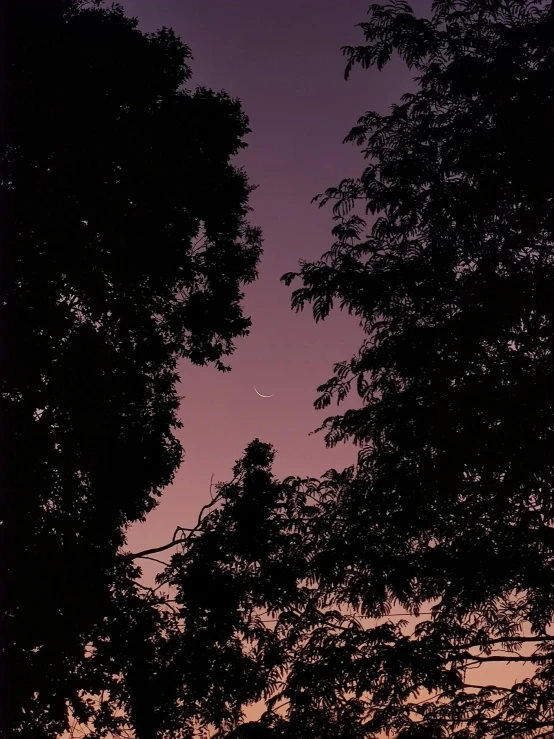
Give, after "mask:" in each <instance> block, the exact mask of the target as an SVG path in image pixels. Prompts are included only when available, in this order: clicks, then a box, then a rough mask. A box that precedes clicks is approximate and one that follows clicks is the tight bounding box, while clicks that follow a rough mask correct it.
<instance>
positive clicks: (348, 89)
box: [120, 0, 525, 685]
mask: <svg viewBox="0 0 554 739" xmlns="http://www.w3.org/2000/svg"><path fill="white" fill-rule="evenodd" d="M371 1H372V0H279V1H278V2H270V1H269V0H120V2H121V4H122V5H123V6H124V8H125V10H126V12H127V14H128V15H132V16H137V17H138V18H139V21H140V28H141V29H142V30H145V31H153V30H155V29H157V28H159V27H160V26H164V25H165V26H170V27H172V28H173V29H174V30H175V31H176V33H177V34H178V35H179V36H181V38H182V39H183V41H185V43H187V44H188V45H189V46H190V47H191V49H192V54H193V57H194V59H193V62H192V70H193V77H192V80H191V81H190V82H189V86H190V87H194V86H197V85H204V86H206V87H210V88H213V89H215V90H221V89H223V90H225V91H227V92H228V93H229V94H230V95H231V96H233V97H238V98H240V100H241V101H242V104H243V108H244V110H245V112H246V114H247V115H248V116H249V119H250V127H251V129H252V133H251V134H250V135H249V137H248V139H247V143H248V149H246V150H245V151H244V152H242V153H241V155H240V157H239V158H238V159H237V163H238V164H241V165H243V166H244V167H245V169H246V171H247V173H248V175H249V178H250V181H251V182H252V183H253V184H256V185H258V189H257V191H256V192H254V193H253V195H252V199H251V205H252V206H253V209H254V210H253V212H252V214H251V217H250V218H251V222H252V223H253V224H255V225H258V226H261V228H262V229H263V233H264V255H263V257H262V260H261V264H260V269H259V272H260V277H259V280H258V281H257V282H256V283H254V284H253V285H251V286H248V287H247V288H246V298H245V303H244V304H245V311H246V314H247V315H250V316H251V317H252V320H253V328H252V331H251V333H250V336H248V337H247V338H245V339H241V340H239V341H238V342H237V350H236V352H235V354H234V355H233V356H232V357H231V358H230V363H231V365H232V368H233V369H232V372H230V373H227V374H222V373H219V372H217V371H216V370H215V369H212V368H208V367H193V366H191V365H190V364H189V363H184V362H183V363H182V365H181V368H180V369H181V377H182V388H181V390H180V394H181V395H184V396H185V398H184V399H183V401H182V405H181V418H182V420H183V422H184V428H183V429H182V430H181V432H180V438H181V440H182V442H183V445H184V448H185V451H186V458H185V462H184V463H183V465H182V467H181V469H180V470H179V472H178V474H177V476H176V478H175V482H174V484H173V485H172V486H170V487H169V488H168V489H167V490H166V492H165V494H164V496H163V498H162V501H161V503H160V505H159V506H158V508H157V509H156V510H155V511H154V512H153V513H152V514H150V516H149V518H148V520H147V522H146V524H144V525H140V526H135V527H134V528H133V529H132V530H131V532H130V535H129V547H130V549H132V550H133V551H138V550H139V549H145V548H149V547H154V546H158V545H161V544H163V543H165V542H167V541H169V539H170V537H171V534H172V533H173V530H174V529H175V527H176V526H177V525H181V526H189V525H191V524H192V523H194V522H195V521H196V518H197V515H198V511H199V509H200V507H201V506H202V505H203V504H204V503H206V502H207V501H208V500H209V486H210V478H211V476H212V474H213V475H214V481H218V480H221V481H226V480H229V479H230V478H231V468H232V466H233V464H234V462H235V461H236V460H237V459H238V458H239V457H241V456H242V452H243V450H244V448H245V446H246V445H247V444H248V442H250V441H251V440H252V439H254V438H256V437H258V438H260V439H261V440H262V441H264V442H270V443H272V444H273V445H274V447H275V448H276V449H277V452H278V454H277V460H276V465H275V467H274V470H275V473H276V475H277V476H278V477H285V476H287V475H301V476H305V475H313V476H319V475H320V474H321V473H322V472H324V471H325V470H327V469H329V468H330V467H335V468H337V469H342V468H344V467H345V466H347V465H349V464H352V463H353V462H354V461H355V455H356V450H355V448H354V447H353V446H351V445H346V446H345V445H341V446H339V447H337V448H335V449H334V450H329V449H326V448H325V443H324V440H323V436H322V434H316V435H314V436H309V433H310V431H312V430H314V429H315V428H316V427H317V426H319V425H320V424H321V422H322V421H323V419H324V418H325V417H326V416H327V415H330V414H331V413H334V412H335V410H334V407H333V406H331V408H330V409H326V410H324V411H316V410H315V409H314V408H313V402H314V400H315V398H316V396H317V393H316V387H317V386H318V385H320V384H321V383H322V382H324V381H325V380H327V379H328V378H329V377H330V376H331V374H332V366H333V363H334V362H337V361H341V360H343V359H347V358H350V356H351V355H352V354H353V353H354V352H355V351H356V349H357V348H358V346H359V344H360V340H361V338H362V333H361V330H360V329H359V328H358V325H357V322H356V319H355V318H353V317H351V316H348V315H347V314H344V315H343V314H340V312H339V311H338V309H337V310H336V312H334V313H332V314H331V316H330V317H329V318H328V319H327V320H326V321H324V322H323V323H321V324H318V325H316V324H315V322H314V320H313V318H312V315H311V312H310V311H308V310H306V311H305V312H304V313H299V314H296V313H293V312H292V311H291V309H290V294H291V288H287V287H286V286H285V285H283V283H281V282H280V281H279V278H280V277H281V275H282V274H283V273H285V272H288V271H292V270H295V269H296V267H297V265H298V260H299V259H302V258H303V259H307V260H309V261H312V260H315V259H317V258H318V257H319V256H320V255H321V254H322V253H323V252H325V251H327V249H328V248H329V246H330V245H331V243H332V236H331V226H332V221H331V214H330V211H329V209H318V207H317V205H316V204H311V203H310V201H311V199H312V197H313V196H314V195H315V194H317V193H319V192H322V191H323V190H324V189H325V188H327V187H330V186H333V185H337V184H338V183H339V182H340V180H341V179H342V178H344V177H349V176H357V175H359V174H360V173H361V171H362V167H363V158H362V155H361V153H360V151H359V150H358V148H357V147H355V146H353V145H350V144H345V145H343V144H342V140H343V138H344V136H345V135H346V134H347V133H348V131H349V130H350V128H351V127H352V126H353V125H354V124H355V123H356V121H357V119H358V118H359V117H360V116H361V115H362V114H363V113H364V112H365V111H367V110H377V111H378V112H382V113H385V112H387V110H388V108H389V106H390V105H391V104H392V103H394V102H397V101H398V100H399V97H400V95H402V94H403V93H404V92H406V91H407V90H408V89H410V88H413V83H412V81H411V78H412V75H411V74H410V72H409V71H408V70H407V69H406V67H405V66H404V65H403V64H402V63H401V62H400V61H399V60H396V61H393V62H391V63H390V64H389V65H387V66H386V67H385V69H384V70H383V71H382V72H377V71H376V70H374V69H371V70H362V69H359V68H357V69H355V70H354V71H353V74H352V75H351V78H350V79H349V81H348V82H346V81H345V80H344V67H345V60H344V57H343V56H342V54H341V52H340V47H341V46H343V45H347V44H361V43H363V34H362V31H361V29H359V28H356V24H358V23H360V22H362V21H363V20H364V19H365V17H366V13H367V9H368V7H369V4H370V2H371ZM430 5H431V0H413V1H412V6H413V7H414V8H415V9H416V11H418V12H425V11H428V9H429V8H430ZM254 384H255V385H256V386H257V388H258V390H259V391H260V392H262V393H267V394H269V393H275V397H273V398H270V399H263V398H260V397H258V396H257V395H256V394H255V392H254V389H253V386H254ZM353 402H355V399H353ZM346 407H348V406H347V404H346V403H345V404H343V405H342V406H341V408H342V409H343V410H344V409H346ZM141 564H142V566H143V572H144V575H145V576H146V577H149V576H151V575H152V574H153V573H154V572H155V571H157V570H158V569H159V568H157V567H156V565H154V564H152V563H149V562H146V561H143V562H141ZM148 565H150V566H148ZM154 568H155V569H154ZM523 671H525V670H523ZM521 673H522V668H521V667H518V666H517V665H510V666H508V665H503V664H501V663H500V664H498V665H496V666H492V665H491V666H490V667H489V666H487V668H486V669H483V668H482V669H480V671H479V679H477V678H475V679H474V681H475V682H483V683H486V682H487V680H491V681H492V682H494V681H496V682H497V684H506V685H509V684H511V682H512V681H513V679H514V677H515V676H516V675H518V674H519V676H520V677H521Z"/></svg>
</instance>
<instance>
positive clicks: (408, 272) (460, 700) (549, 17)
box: [285, 0, 554, 737]
mask: <svg viewBox="0 0 554 739" xmlns="http://www.w3.org/2000/svg"><path fill="white" fill-rule="evenodd" d="M361 26H362V29H363V31H364V34H365V38H366V42H367V43H366V45H363V46H359V47H347V48H345V49H344V51H345V53H346V55H347V56H348V59H349V61H348V67H347V75H348V73H349V72H350V69H351V68H352V67H353V66H354V65H356V64H361V65H362V66H363V67H369V66H373V65H376V66H377V67H378V68H381V67H382V66H383V65H384V64H386V62H387V61H388V60H389V59H390V57H391V55H392V54H393V52H398V53H399V54H400V56H401V57H402V58H403V60H404V61H405V62H406V63H407V65H408V66H409V67H410V68H411V69H414V70H415V71H416V72H417V74H418V77H417V78H416V79H417V81H418V83H419V89H418V90H417V91H416V92H415V93H413V94H407V95H404V96H403V98H402V103H401V104H399V105H395V106H393V108H392V110H391V113H390V114H389V115H379V114H377V113H375V112H368V113H366V114H365V115H364V116H363V117H362V118H361V119H360V121H359V122H358V125H357V126H356V127H355V128H354V129H353V130H352V131H351V133H350V134H349V136H348V137H347V140H348V141H352V142H355V143H357V144H358V145H360V146H361V147H362V150H363V153H364V156H365V158H366V160H367V166H366V168H365V170H364V172H363V174H362V176H361V177H360V178H359V179H358V180H345V181H343V182H342V183H341V184H340V186H339V187H338V188H334V189H330V190H328V191H327V192H326V194H325V196H324V197H323V198H322V204H325V203H329V202H333V201H334V213H335V218H336V220H337V224H336V227H335V229H334V235H335V237H336V241H335V243H334V245H333V247H332V249H331V250H330V251H329V252H328V253H327V254H325V255H324V256H323V257H322V259H321V260H320V261H318V262H316V263H314V264H303V265H302V267H301V270H300V273H299V275H294V274H290V275H286V276H285V280H286V282H287V283H288V284H290V282H291V281H292V280H293V278H294V277H295V276H300V278H301V280H302V282H303V286H302V287H301V288H300V289H298V290H296V291H295V292H294V295H293V306H294V307H295V308H297V309H299V308H302V307H303V306H304V305H305V304H306V303H311V304H312V306H313V313H314V317H315V319H316V320H320V319H324V318H325V317H326V316H327V315H328V313H329V311H330V310H331V308H332V306H333V301H335V300H338V301H339V302H340V305H341V308H345V309H347V310H348V311H349V312H350V313H353V314H355V315H356V316H357V318H358V319H359V321H360V324H361V326H362V327H363V329H364V330H365V332H366V334H367V338H366V340H365V341H364V343H363V345H362V346H361V348H360V350H359V352H358V354H357V355H356V356H355V357H354V358H353V359H352V360H351V361H348V362H342V363H339V364H337V365H336V367H335V372H334V376H333V378H332V379H330V380H329V381H328V382H327V383H325V384H324V385H322V386H321V387H320V388H319V391H320V392H321V395H320V397H319V399H318V401H317V403H316V406H317V407H318V408H324V407H326V406H328V405H329V404H330V403H331V402H332V400H333V399H336V400H337V401H338V402H340V401H341V400H342V399H344V398H345V397H346V396H347V394H348V393H349V391H350V389H351V388H353V387H355V388H356V390H357V393H358V396H359V398H360V400H361V408H359V409H353V410H349V411H347V412H346V413H344V414H342V415H335V416H333V417H331V418H328V419H327V420H326V421H325V423H324V424H323V427H322V428H324V429H325V430H326V432H327V436H326V439H327V442H328V444H330V445H334V444H336V443H338V442H339V441H343V440H348V439H352V440H353V441H354V442H356V443H357V444H359V445H360V447H361V451H360V455H359V460H358V461H359V464H358V469H357V472H356V475H355V478H354V479H353V480H352V481H351V482H348V483H345V485H344V486H342V485H341V486H339V489H340V493H339V492H337V497H336V502H335V504H334V506H331V508H332V509H333V514H331V513H329V515H330V516H332V518H330V519H329V521H330V522H331V521H333V522H334V523H333V524H332V525H331V523H330V524H329V527H328V529H327V534H326V535H327V537H328V538H327V540H326V548H325V560H324V561H325V563H326V564H322V571H321V578H323V579H324V580H325V581H326V583H327V584H328V585H329V586H330V584H331V583H333V584H334V586H336V588H337V589H338V592H339V593H341V597H342V602H343V603H344V604H346V605H348V606H349V607H350V606H352V607H355V608H356V609H359V610H360V612H361V613H362V615H365V616H372V617H373V616H376V615H383V614H386V613H387V611H388V610H389V609H390V607H391V605H392V604H393V603H399V604H400V605H401V606H402V607H403V608H404V609H406V611H408V612H411V613H417V611H418V609H419V608H421V605H422V604H423V603H424V602H433V603H434V604H435V607H434V609H433V618H432V619H431V620H430V621H428V622H425V623H423V624H420V625H419V626H418V627H417V630H416V632H415V636H414V637H413V638H412V639H411V640H407V639H406V638H405V637H404V636H402V635H401V629H399V628H398V627H397V626H395V627H393V626H392V625H389V626H383V627H380V628H381V637H380V638H381V639H382V640H383V641H382V644H381V646H380V647H379V648H376V647H375V646H372V647H371V648H370V646H369V645H370V643H371V639H372V638H374V637H371V636H370V635H371V633H372V632H371V630H370V632H369V634H368V635H367V636H363V637H359V636H358V635H353V636H352V638H351V639H350V640H349V641H348V642H342V639H343V638H342V637H341V639H338V637H337V639H338V641H335V642H334V643H333V642H327V643H326V644H325V646H323V644H322V646H321V650H320V653H319V654H320V659H321V660H330V659H331V656H332V655H333V654H336V656H337V659H338V655H339V654H341V653H343V654H344V649H346V646H345V645H346V644H347V643H348V644H349V645H350V647H348V648H351V649H353V644H355V643H357V646H356V649H355V650H354V651H352V652H351V654H352V655H356V654H358V655H359V660H358V661H357V664H358V665H359V667H358V668H356V669H355V668H354V664H356V663H355V662H351V664H350V667H348V668H345V672H344V680H346V675H347V674H349V675H350V676H351V677H352V680H353V684H355V685H357V689H359V688H360V686H362V687H363V692H364V694H365V695H366V696H369V698H368V700H369V703H368V713H366V714H364V715H365V716H366V717H368V718H367V723H365V730H366V731H367V732H371V731H376V730H378V729H385V728H392V729H401V728H403V727H404V725H409V724H410V722H411V721H412V719H413V720H416V718H418V719H420V720H423V725H422V727H421V729H422V730H423V729H424V728H426V727H434V726H436V725H437V724H436V722H438V724H439V726H442V727H444V728H446V729H448V731H449V732H451V734H452V735H456V736H460V737H462V736H464V737H465V736H468V735H476V736H485V735H487V736H488V735H490V736H513V735H518V736H523V735H530V734H525V731H529V732H531V731H536V732H540V731H542V732H544V731H545V730H546V729H550V730H551V729H552V728H553V727H554V703H552V699H551V698H550V697H548V698H547V697H546V696H549V695H554V690H553V689H552V688H553V683H552V678H553V676H554V664H553V661H552V654H553V653H554V636H552V637H551V636H548V634H547V627H548V625H549V624H550V623H551V621H552V618H553V614H554V573H553V570H552V564H553V562H554V536H553V530H552V523H553V521H554V488H553V482H554V478H553V473H554V458H553V455H552V449H553V447H554V414H553V410H554V395H553V392H552V381H553V379H554V372H553V359H554V354H553V351H552V350H553V347H554V311H553V303H552V293H553V289H554V257H553V253H552V247H553V236H554V166H553V165H554V136H553V134H554V12H553V8H552V3H551V2H542V1H541V0H464V1H462V0H440V1H439V0H436V1H435V2H434V3H433V10H432V16H431V17H430V18H429V19H427V18H417V17H416V16H415V15H414V13H413V12H412V8H411V7H410V4H409V3H408V2H405V0H396V1H395V2H391V3H388V4H386V5H381V6H378V5H372V6H371V8H370V17H369V20H368V21H367V22H366V23H363V24H361ZM358 205H359V206H360V207H365V209H366V212H370V213H372V214H375V215H377V218H376V220H375V222H374V224H373V226H372V228H371V232H370V234H369V235H367V236H366V235H365V221H364V220H363V219H362V217H361V216H360V215H359V214H358V211H357V206H358ZM523 627H525V630H524V634H526V635H522V631H521V630H522V628H523ZM386 641H388V642H389V643H388V645H385V642H386ZM526 641H529V643H530V644H534V646H535V647H537V650H538V651H537V652H535V658H536V660H537V662H536V664H537V665H538V667H537V670H536V673H535V677H534V678H533V679H532V680H531V681H530V682H522V683H521V684H520V685H519V686H518V687H517V688H514V689H513V690H512V692H509V691H508V692H506V691H505V690H502V688H500V687H499V688H498V690H496V689H494V688H484V689H483V690H482V691H480V692H476V691H475V690H474V689H473V688H470V687H466V685H465V684H466V682H469V681H468V680H467V679H466V677H465V675H466V672H465V668H466V667H467V665H468V664H469V663H471V662H473V663H484V662H488V661H492V660H500V661H504V659H505V661H506V662H509V661H510V660H517V661H521V662H523V661H524V660H525V659H526V657H524V656H523V655H521V654H511V655H508V656H506V657H505V658H503V657H499V656H498V655H491V654H490V653H489V650H490V649H491V648H492V647H493V646H494V645H495V644H503V645H504V646H506V645H511V646H512V647H514V649H517V648H518V647H520V646H521V644H522V643H523V642H526ZM341 642H342V643H341ZM537 645H538V646H537ZM470 647H471V649H470ZM473 647H477V648H479V647H480V648H481V649H482V650H483V651H482V652H481V653H480V654H478V655H477V656H473V657H472V656H470V655H471V654H473V655H475V654H476V653H475V651H474V650H473ZM367 649H371V651H372V653H373V656H371V657H369V655H368V656H367V657H364V658H362V655H363V654H367V652H366V650H367ZM364 661H365V664H364ZM362 665H364V666H363V667H362ZM356 670H358V672H357V673H356ZM338 672H339V674H340V673H341V670H340V669H339V670H338ZM339 682H340V679H339V677H337V678H336V683H337V684H339ZM422 689H425V690H427V691H431V692H436V693H440V694H442V696H443V698H441V700H439V699H438V698H437V700H435V701H431V702H429V703H427V704H424V705H422V706H421V707H419V708H418V709H413V711H414V713H413V715H412V713H411V712H410V711H409V710H408V709H407V707H406V705H407V704H406V701H407V700H408V699H409V697H410V696H413V695H415V694H416V693H417V691H419V690H422ZM369 716H371V718H369Z"/></svg>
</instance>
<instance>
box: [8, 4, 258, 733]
mask: <svg viewBox="0 0 554 739" xmlns="http://www.w3.org/2000/svg"><path fill="white" fill-rule="evenodd" d="M7 20H8V33H7V34H6V37H8V36H9V48H8V50H7V52H6V59H7V62H8V70H7V71H8V76H7V83H6V85H5V86H6V87H7V100H8V101H9V105H8V109H9V110H8V114H7V115H6V116H5V129H6V130H5V137H4V138H5V140H4V142H3V144H4V149H3V152H2V176H1V184H2V191H3V199H4V204H5V212H6V213H7V219H8V220H7V224H6V226H7V232H8V237H9V247H8V250H7V258H6V262H7V264H6V277H5V279H4V283H3V298H2V312H3V326H4V327H5V332H6V337H5V338H6V341H5V346H4V347H3V353H4V352H5V355H6V356H7V362H6V371H5V372H4V374H3V377H2V404H3V414H4V419H5V423H6V427H7V428H8V429H9V444H8V448H7V458H8V460H9V465H8V470H7V480H6V493H7V498H8V503H7V505H6V508H7V519H6V521H4V522H3V524H4V525H3V526H2V530H3V532H4V533H3V535H4V537H5V542H4V545H5V547H6V551H7V552H8V553H9V562H8V579H7V592H8V597H9V600H8V603H7V604H6V606H5V608H3V626H2V629H3V630H5V631H6V632H7V633H9V644H8V646H7V650H8V654H7V655H4V656H5V657H7V665H8V670H9V675H10V680H9V699H8V701H7V702H6V703H5V706H6V707H7V723H6V725H7V729H6V730H7V731H8V732H9V735H10V736H13V735H14V733H13V732H16V731H21V732H23V734H24V735H25V736H29V737H31V736H33V737H39V736H40V737H42V736H55V735H56V733H57V732H60V731H62V729H63V727H64V722H65V714H66V702H67V700H70V701H73V702H74V704H75V705H78V704H79V701H78V699H77V697H76V696H77V694H78V691H79V690H80V689H81V687H83V684H84V682H86V680H85V679H84V678H83V676H82V674H81V672H82V670H83V664H84V663H83V655H84V653H85V645H86V644H87V643H88V642H89V640H90V638H91V633H92V632H93V631H94V629H97V628H98V625H99V624H101V623H102V622H103V620H105V618H106V617H107V610H106V609H108V610H109V608H110V605H109V604H110V602H111V599H112V598H113V597H114V596H113V592H114V588H115V589H117V587H118V585H117V583H118V582H120V580H121V578H122V577H123V573H124V572H127V569H128V568H127V569H126V566H124V565H123V564H122V563H121V562H120V560H118V558H117V557H116V553H117V550H118V548H119V547H120V546H121V545H122V544H123V543H124V541H125V530H126V527H127V526H129V524H131V523H133V522H136V521H142V520H144V517H145V516H146V514H147V513H148V512H149V511H150V510H152V508H153V507H154V506H155V505H156V501H157V499H158V497H159V495H160V492H161V490H162V489H163V488H164V487H165V486H166V485H168V484H169V483H170V482H171V480H172V477H173V475H174V472H175V470H176V468H177V467H178V465H179V464H180V461H181V457H182V449H181V446H180V443H179V441H178V440H177V438H176V436H175V430H176V429H178V428H179V426H180V425H181V424H180V421H179V420H178V418H177V415H176V413H177V409H178V404H179V399H178V397H177V394H176V382H177V380H178V371H177V364H176V363H177V361H178V360H179V359H180V358H186V359H188V360H190V361H191V362H193V363H195V364H206V363H211V364H214V365H215V366H216V367H217V368H218V369H220V370H227V369H228V367H227V365H226V364H225V363H224V360H225V357H226V356H228V355H230V354H231V353H232V352H233V349H234V340H235V339H236V338H237V337H241V336H244V335H246V334H247V333H248V330H249V326H250V319H249V318H248V317H247V316H245V315H244V313H243V309H242V297H243V295H242V286H243V285H244V284H245V283H248V282H250V281H252V280H254V279H255V277H256V268H257V263H258V260H259V256H260V253H261V236H260V232H259V230H258V229H256V228H253V227H252V226H250V225H249V223H248V220H247V215H248V211H249V207H248V198H249V194H250V192H251V190H252V186H251V185H250V184H249V183H248V179H247V176H246V174H245V173H244V172H243V171H242V170H241V169H240V168H237V167H236V166H235V165H234V164H233V163H232V157H233V156H234V155H235V154H236V153H237V152H239V150H240V149H241V148H242V147H244V146H245V143H244V137H245V135H246V134H247V133H248V132H249V128H248V120H247V118H246V116H245V114H244V112H243V111H242V109H241V105H240V102H239V101H238V100H234V99H231V98H230V97H229V96H228V95H226V94H225V93H223V92H220V93H215V92H212V91H211V90H208V89H204V88H198V89H196V90H194V91H192V90H189V89H187V88H186V87H185V85H186V84H187V83H188V81H189V79H190V76H191V70H190V67H189V60H190V50H189V48H188V47H187V46H186V44H184V43H183V42H182V41H181V40H180V39H179V38H178V37H177V36H176V35H175V34H174V33H173V31H171V30H170V29H167V28H162V29H160V30H159V31H157V32H156V33H143V32H141V31H139V29H138V27H137V21H136V20H135V19H131V18H128V17H126V16H125V14H124V12H123V10H122V8H121V7H119V6H117V5H113V6H111V7H102V4H101V3H98V2H82V1H79V0H45V2H40V3H36V2H30V1H28V0H23V1H20V0H17V2H13V3H9V4H8V11H7ZM136 607H137V608H140V607H141V606H140V603H138V602H137V604H136ZM93 682H94V681H93ZM95 684H96V683H95Z"/></svg>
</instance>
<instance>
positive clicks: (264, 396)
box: [254, 385, 275, 398]
mask: <svg viewBox="0 0 554 739" xmlns="http://www.w3.org/2000/svg"><path fill="white" fill-rule="evenodd" d="M254 391H255V392H256V395H259V396H260V398H272V397H273V395H275V393H273V395H262V393H259V392H258V391H257V390H256V386H255V385H254Z"/></svg>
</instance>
